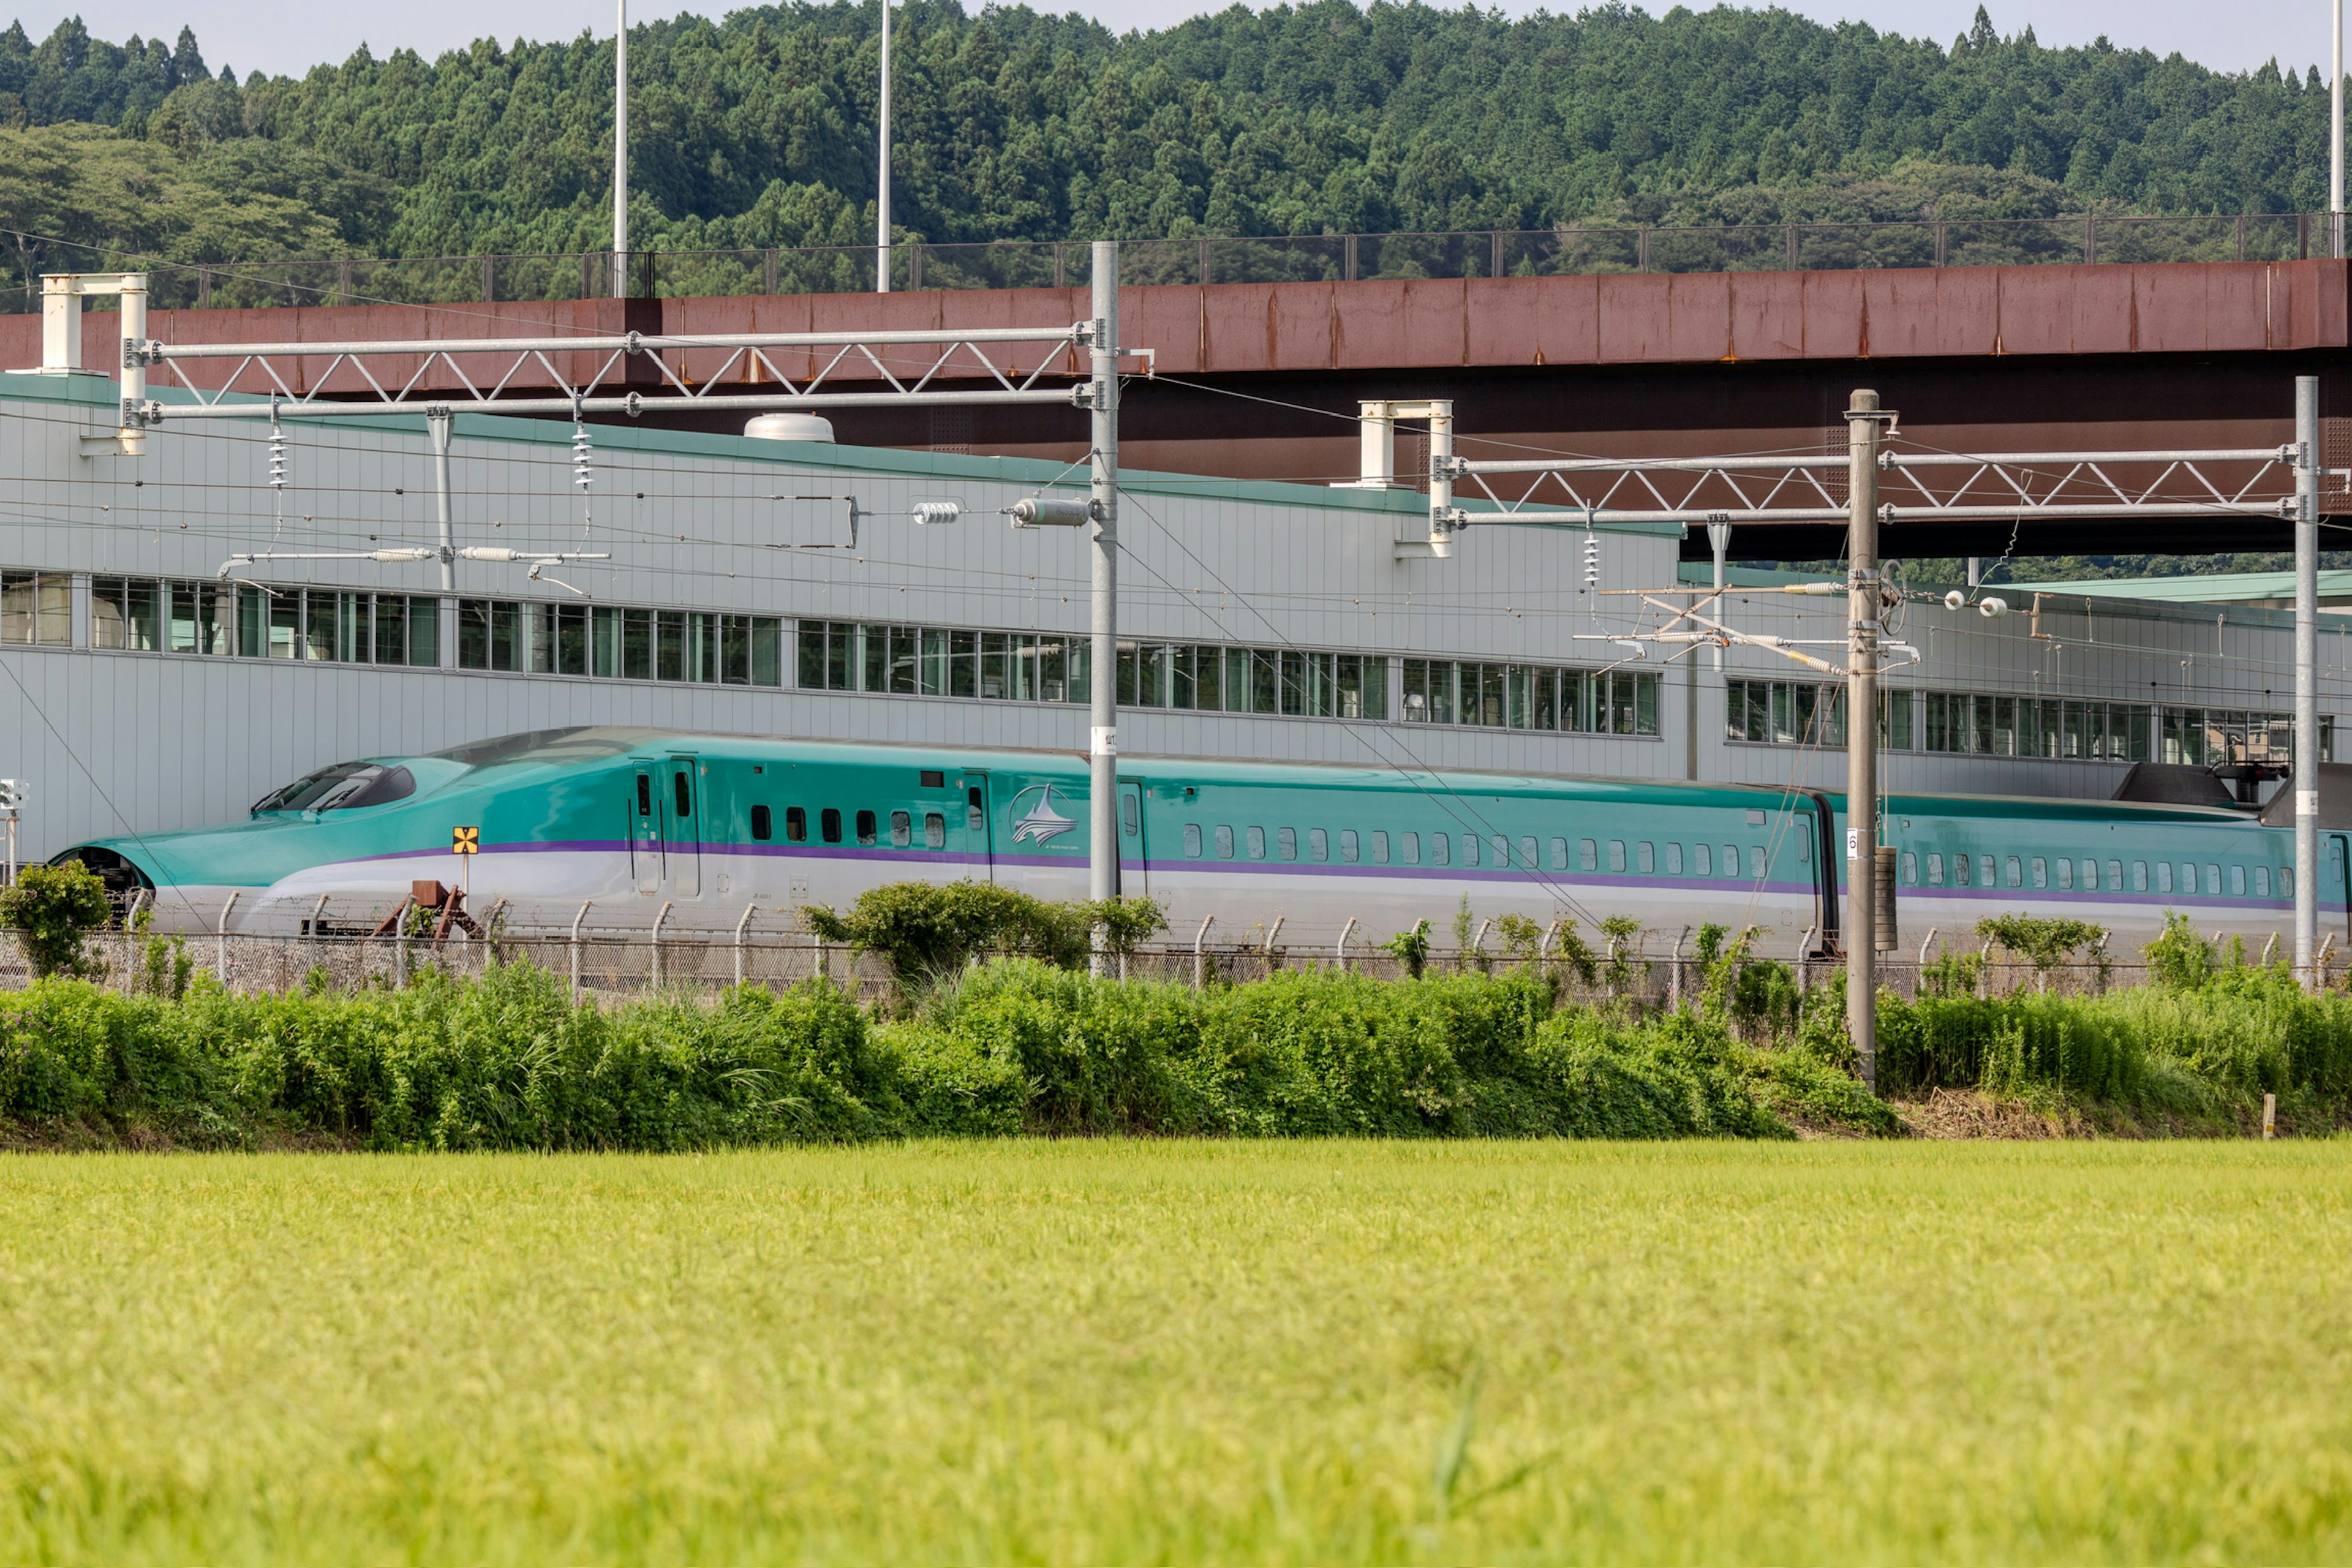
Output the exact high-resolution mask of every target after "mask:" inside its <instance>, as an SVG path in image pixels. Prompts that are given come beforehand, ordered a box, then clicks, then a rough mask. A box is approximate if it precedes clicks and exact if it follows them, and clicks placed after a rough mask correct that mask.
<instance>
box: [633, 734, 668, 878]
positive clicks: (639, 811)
mask: <svg viewBox="0 0 2352 1568" xmlns="http://www.w3.org/2000/svg"><path fill="white" fill-rule="evenodd" d="M657 766H658V764H657V763H646V765H645V766H643V767H641V768H639V769H638V770H637V780H636V792H635V794H634V795H631V796H630V797H629V874H630V875H631V876H633V877H635V879H636V883H637V891H638V892H640V893H643V894H645V895H646V897H647V898H651V897H652V896H653V895H654V894H656V893H657V892H659V891H661V882H662V831H661V803H660V801H659V799H658V796H659V794H660V789H659V786H658V784H656V780H655V777H654V774H655V770H656V767H657Z"/></svg>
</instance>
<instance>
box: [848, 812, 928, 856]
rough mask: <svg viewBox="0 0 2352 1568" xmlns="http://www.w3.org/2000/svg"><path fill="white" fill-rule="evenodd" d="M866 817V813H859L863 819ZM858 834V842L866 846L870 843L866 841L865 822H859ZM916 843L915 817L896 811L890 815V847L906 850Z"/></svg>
mask: <svg viewBox="0 0 2352 1568" xmlns="http://www.w3.org/2000/svg"><path fill="white" fill-rule="evenodd" d="M864 815H865V814H864V813H862V812H861V813H859V816H861V817H862V816H864ZM857 833H858V839H857V841H858V842H859V843H860V844H864V843H866V842H868V840H867V839H866V824H865V823H864V822H863V821H861V822H859V823H858V825H857ZM914 842H915V819H914V817H913V816H910V815H909V814H908V813H906V812H903V811H894V812H892V813H891V814H890V847H891V848H893V849H905V848H907V847H909V846H911V845H912V844H913V843H914Z"/></svg>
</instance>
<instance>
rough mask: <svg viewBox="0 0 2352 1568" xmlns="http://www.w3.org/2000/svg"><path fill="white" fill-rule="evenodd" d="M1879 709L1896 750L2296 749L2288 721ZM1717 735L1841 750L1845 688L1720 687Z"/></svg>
mask: <svg viewBox="0 0 2352 1568" xmlns="http://www.w3.org/2000/svg"><path fill="white" fill-rule="evenodd" d="M1881 701H1882V707H1881V710H1880V713H1879V722H1878V741H1879V744H1880V745H1881V746H1882V747H1884V748H1885V749H1886V750H1888V751H1895V752H1908V751H1926V752H1951V753H1956V754H1959V755H1966V756H1988V757H2047V758H2052V759H2054V760H2074V761H2084V762H2113V763H2146V762H2161V763H2190V764H2193V765H2198V766H2209V765H2211V764H2213V763H2241V762H2261V761H2265V760H2284V759H2286V758H2287V757H2289V756H2290V755H2291V754H2292V753H2293V752H2294V721H2293V720H2292V719H2291V718H2290V717H2288V716H2286V715H2284V714H2276V713H2263V712H2258V711H2249V710H2242V709H2217V708H2181V707H2171V706H2165V705H2162V704H2156V703H2142V702H2104V701H2098V700H2080V699H2072V698H2068V699H2061V698H2054V697H2006V696H2001V695H2000V694H1998V693H1989V692H1975V691H1888V692H1884V693H1882V694H1881ZM2319 727H2320V750H2321V752H2322V754H2323V755H2326V756H2329V757H2333V756H2334V755H2335V752H2336V743H2335V731H2336V721H2335V720H2334V719H2333V718H2323V719H2321V720H2320V721H2319ZM1724 733H1725V736H1726V738H1727V739H1729V740H1733V741H1744V742H1760V743H1763V744H1768V745H1818V746H1843V744H1845V691H1844V689H1843V687H1839V686H1835V685H1832V684H1829V683H1827V682H1822V681H1805V680H1731V681H1727V682H1726V683H1725V693H1724Z"/></svg>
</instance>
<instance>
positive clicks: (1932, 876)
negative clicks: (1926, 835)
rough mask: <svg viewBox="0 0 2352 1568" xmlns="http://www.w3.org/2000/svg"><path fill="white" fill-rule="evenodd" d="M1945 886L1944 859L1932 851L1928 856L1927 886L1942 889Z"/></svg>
mask: <svg viewBox="0 0 2352 1568" xmlns="http://www.w3.org/2000/svg"><path fill="white" fill-rule="evenodd" d="M1943 885H1944V858H1943V857H1942V856H1941V855H1938V854H1936V853H1935V852H1934V851H1932V850H1931V851H1929V852H1928V855H1927V886H1929V887H1931V888H1940V887H1942V886H1943Z"/></svg>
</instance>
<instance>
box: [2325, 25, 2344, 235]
mask: <svg viewBox="0 0 2352 1568" xmlns="http://www.w3.org/2000/svg"><path fill="white" fill-rule="evenodd" d="M2327 41H2328V51H2327V58H2328V59H2329V61H2330V62H2331V63H2332V64H2333V67H2334V68H2333V69H2331V70H2330V71H2329V72H2328V73H2327V254H2328V255H2330V256H2334V257H2339V258H2340V257H2341V256H2343V254H2344V0H2328V6H2327Z"/></svg>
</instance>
